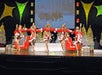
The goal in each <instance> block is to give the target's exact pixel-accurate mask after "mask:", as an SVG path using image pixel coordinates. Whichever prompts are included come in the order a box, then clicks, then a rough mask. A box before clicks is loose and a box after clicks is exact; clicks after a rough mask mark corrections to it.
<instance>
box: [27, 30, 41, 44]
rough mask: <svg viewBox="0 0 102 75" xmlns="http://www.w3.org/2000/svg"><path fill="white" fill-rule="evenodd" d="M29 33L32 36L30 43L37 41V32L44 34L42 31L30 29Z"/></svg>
mask: <svg viewBox="0 0 102 75" xmlns="http://www.w3.org/2000/svg"><path fill="white" fill-rule="evenodd" d="M28 31H30V33H31V35H30V40H29V41H30V42H31V41H32V40H36V32H42V29H28Z"/></svg>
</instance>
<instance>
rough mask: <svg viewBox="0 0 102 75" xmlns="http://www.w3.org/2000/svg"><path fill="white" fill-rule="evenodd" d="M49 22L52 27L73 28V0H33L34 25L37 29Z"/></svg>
mask: <svg viewBox="0 0 102 75" xmlns="http://www.w3.org/2000/svg"><path fill="white" fill-rule="evenodd" d="M46 22H49V23H50V24H51V26H52V27H55V28H56V27H57V28H60V27H61V25H62V24H64V23H65V24H66V26H67V28H70V29H74V27H75V0H35V23H36V25H37V27H38V28H42V27H45V25H46Z"/></svg>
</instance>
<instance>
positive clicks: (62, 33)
mask: <svg viewBox="0 0 102 75" xmlns="http://www.w3.org/2000/svg"><path fill="white" fill-rule="evenodd" d="M57 32H60V36H59V37H58V40H59V41H60V43H61V47H62V49H63V53H64V50H65V38H66V33H71V32H72V30H69V29H68V28H67V27H66V24H62V27H61V28H59V29H57Z"/></svg>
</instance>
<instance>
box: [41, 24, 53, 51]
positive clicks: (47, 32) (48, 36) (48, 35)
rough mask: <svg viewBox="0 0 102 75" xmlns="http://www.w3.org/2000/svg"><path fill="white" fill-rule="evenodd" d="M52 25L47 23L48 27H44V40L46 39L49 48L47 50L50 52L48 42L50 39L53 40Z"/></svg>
mask: <svg viewBox="0 0 102 75" xmlns="http://www.w3.org/2000/svg"><path fill="white" fill-rule="evenodd" d="M51 30H52V29H51V26H50V24H49V23H47V24H46V27H45V28H43V31H44V41H45V44H46V49H47V52H49V49H48V42H49V40H51V33H50V31H51Z"/></svg>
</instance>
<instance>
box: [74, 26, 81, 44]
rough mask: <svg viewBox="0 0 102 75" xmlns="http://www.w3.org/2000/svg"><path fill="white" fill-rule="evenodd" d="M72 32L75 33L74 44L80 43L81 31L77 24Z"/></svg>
mask: <svg viewBox="0 0 102 75" xmlns="http://www.w3.org/2000/svg"><path fill="white" fill-rule="evenodd" d="M74 34H75V41H74V45H75V44H77V43H81V44H82V32H81V30H80V28H79V27H78V26H76V29H75V31H74Z"/></svg>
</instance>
